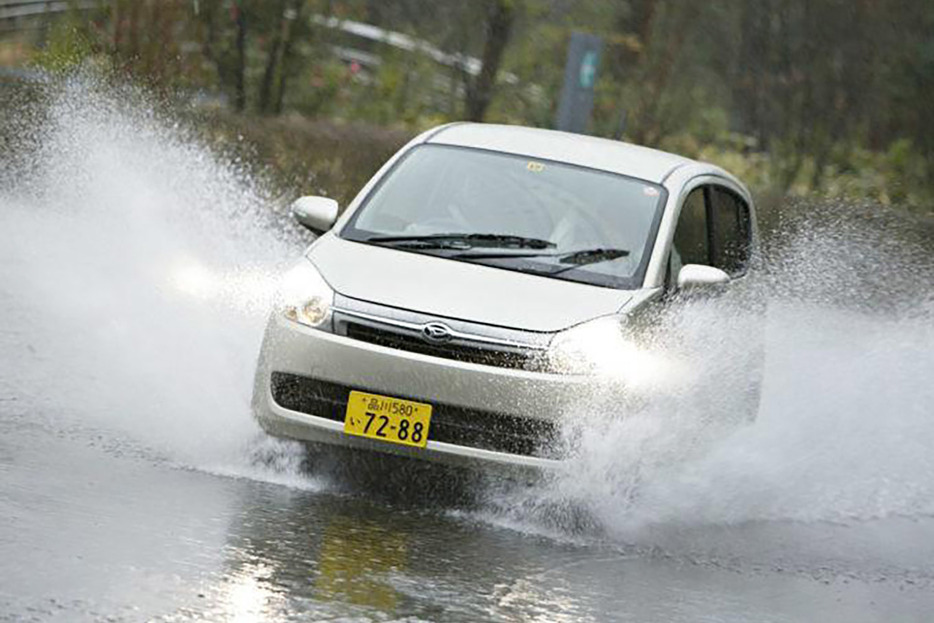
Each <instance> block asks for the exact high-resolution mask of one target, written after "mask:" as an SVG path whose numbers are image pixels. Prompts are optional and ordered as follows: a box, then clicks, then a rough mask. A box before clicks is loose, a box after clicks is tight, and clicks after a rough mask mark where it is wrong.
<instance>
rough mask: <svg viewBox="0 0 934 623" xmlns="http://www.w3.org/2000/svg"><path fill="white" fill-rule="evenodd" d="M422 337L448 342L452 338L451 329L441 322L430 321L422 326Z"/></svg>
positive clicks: (432, 340)
mask: <svg viewBox="0 0 934 623" xmlns="http://www.w3.org/2000/svg"><path fill="white" fill-rule="evenodd" d="M422 337H424V338H425V339H426V340H428V341H429V342H447V341H448V340H449V339H451V337H452V336H451V329H450V328H449V327H448V326H447V325H446V324H443V323H440V322H429V323H428V324H426V325H425V326H424V327H422Z"/></svg>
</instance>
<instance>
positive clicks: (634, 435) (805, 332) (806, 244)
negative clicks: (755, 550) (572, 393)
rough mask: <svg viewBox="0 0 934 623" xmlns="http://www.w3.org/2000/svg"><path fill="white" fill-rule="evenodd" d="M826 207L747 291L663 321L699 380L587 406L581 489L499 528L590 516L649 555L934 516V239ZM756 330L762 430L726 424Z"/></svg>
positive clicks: (787, 239)
mask: <svg viewBox="0 0 934 623" xmlns="http://www.w3.org/2000/svg"><path fill="white" fill-rule="evenodd" d="M811 207H813V206H811ZM822 208H823V209H824V210H827V211H831V212H832V213H831V214H830V215H828V214H826V213H825V214H823V215H822V216H821V217H820V218H817V217H815V216H813V215H811V216H805V217H802V218H801V219H800V220H799V221H797V222H796V223H795V226H794V227H793V228H789V230H788V232H787V234H786V235H784V236H783V237H781V238H780V239H779V240H778V241H777V242H776V243H775V245H774V246H773V248H772V249H771V250H770V252H769V256H770V257H769V261H768V262H767V263H766V266H767V267H768V269H767V270H763V271H762V272H760V273H759V274H757V275H756V276H754V277H752V278H751V283H749V284H747V286H746V288H745V289H744V290H743V291H740V292H736V293H732V294H731V295H730V296H728V297H724V298H722V299H719V300H714V301H704V302H701V303H700V304H692V305H689V306H687V307H686V308H682V309H679V310H676V312H675V313H672V314H670V315H669V316H667V317H662V318H660V319H659V324H658V326H657V327H656V328H655V330H654V334H656V335H664V334H666V333H668V334H670V335H672V336H676V339H674V340H672V341H670V342H669V343H668V344H660V347H661V348H662V349H663V350H666V349H667V350H668V351H669V352H670V353H674V352H676V353H677V355H678V356H679V357H680V358H681V361H682V363H683V364H686V365H687V367H689V368H692V369H694V370H697V371H699V373H698V374H697V375H695V376H694V377H693V378H692V379H691V380H690V382H689V383H688V384H687V385H681V386H678V387H668V388H667V389H665V390H664V391H662V392H660V393H659V394H658V395H656V396H654V397H653V398H652V399H651V400H649V401H648V402H647V403H645V404H643V405H641V406H640V407H639V408H637V409H633V410H632V411H626V410H624V409H618V410H612V409H610V410H607V409H606V408H605V407H603V408H602V410H601V407H585V408H583V409H582V410H581V412H580V413H577V414H575V418H576V419H577V420H579V421H578V422H577V425H576V426H575V427H574V428H576V429H580V430H579V431H576V434H577V435H578V436H579V437H580V439H581V448H582V451H581V453H580V455H579V457H577V458H575V459H574V460H573V461H572V463H571V466H570V469H569V470H568V476H558V477H556V478H554V479H551V480H549V481H548V482H547V483H546V484H544V485H543V486H541V487H539V488H536V489H532V490H526V491H515V490H509V491H508V492H507V493H505V494H504V493H503V492H502V491H498V492H497V494H496V496H494V497H492V498H491V510H490V512H489V514H488V519H490V520H491V521H496V522H500V523H503V522H504V523H505V525H511V526H513V527H514V526H516V525H523V522H525V524H524V525H525V526H526V527H527V528H529V529H531V530H537V529H539V528H540V527H541V526H543V525H545V526H547V525H554V524H557V525H559V526H560V525H561V524H562V522H564V523H565V524H566V523H567V521H568V518H569V517H570V518H572V519H573V520H574V521H579V517H580V512H581V511H582V510H583V511H584V512H585V513H588V514H589V521H590V522H595V524H596V527H597V528H598V529H599V530H605V531H609V532H610V533H611V534H615V535H617V536H620V537H621V538H624V539H635V540H639V535H640V534H645V533H646V529H647V528H648V527H649V526H662V525H665V526H678V525H681V526H686V525H695V526H699V525H710V524H721V525H722V524H737V523H745V522H753V521H776V520H778V521H781V520H793V521H805V522H814V521H832V522H852V521H866V520H871V519H876V518H883V517H892V516H903V517H921V516H930V515H934V453H932V452H931V448H934V418H932V415H934V384H932V383H931V382H930V379H931V378H932V376H934V304H932V301H934V296H932V295H934V261H932V259H931V257H930V250H931V246H930V241H931V237H930V225H929V224H927V225H926V224H924V223H917V222H915V223H912V222H911V221H910V219H906V218H905V217H900V216H893V215H892V214H889V215H887V216H886V217H885V218H882V217H881V216H879V214H878V213H875V216H873V217H872V218H867V217H866V214H865V213H864V212H863V211H862V210H861V208H860V207H859V206H850V205H844V206H833V205H827V206H822ZM874 209H875V210H878V208H874ZM763 302H764V303H766V304H767V305H766V310H767V311H766V313H765V316H764V317H760V316H759V312H758V311H757V309H758V306H759V305H761V304H762V303H763ZM757 325H759V326H760V327H764V335H763V343H764V346H765V365H764V375H763V386H762V399H761V406H760V408H759V410H758V417H757V419H756V420H755V422H754V423H753V424H751V425H746V426H739V427H735V426H729V425H727V426H724V425H723V423H724V421H723V420H724V419H727V420H729V419H731V417H730V416H735V415H736V411H735V409H736V406H735V403H734V406H730V400H731V399H735V398H736V396H738V395H739V394H740V393H741V391H742V387H741V380H742V379H743V378H745V377H744V372H746V371H747V369H748V366H747V365H746V364H744V363H743V364H741V365H737V364H739V363H740V362H742V361H744V357H743V356H742V355H743V354H744V353H746V352H747V351H748V350H749V348H750V347H751V345H753V344H755V343H756V341H757V336H756V331H755V327H756V326H757ZM738 381H739V382H740V384H737V383H738ZM584 404H586V403H584ZM732 419H733V421H734V422H735V421H736V420H735V418H732ZM571 511H574V512H571ZM591 527H592V528H593V526H591Z"/></svg>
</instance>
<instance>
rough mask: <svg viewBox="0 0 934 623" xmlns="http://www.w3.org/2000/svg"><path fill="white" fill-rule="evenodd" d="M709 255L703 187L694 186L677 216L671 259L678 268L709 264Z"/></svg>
mask: <svg viewBox="0 0 934 623" xmlns="http://www.w3.org/2000/svg"><path fill="white" fill-rule="evenodd" d="M709 257H710V250H709V240H708V235H707V205H706V201H705V200H704V189H703V188H695V189H694V190H692V191H691V194H689V195H688V196H687V198H686V199H685V200H684V206H682V208H681V216H679V217H678V226H677V227H676V228H675V237H674V240H673V241H672V259H673V261H677V263H678V264H679V265H678V269H679V270H680V268H681V266H683V265H685V264H709ZM676 274H677V273H676Z"/></svg>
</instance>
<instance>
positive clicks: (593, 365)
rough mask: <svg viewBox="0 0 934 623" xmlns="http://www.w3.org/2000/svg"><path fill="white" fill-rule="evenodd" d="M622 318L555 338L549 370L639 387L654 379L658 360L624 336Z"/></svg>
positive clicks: (588, 324) (582, 326)
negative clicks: (593, 376)
mask: <svg viewBox="0 0 934 623" xmlns="http://www.w3.org/2000/svg"><path fill="white" fill-rule="evenodd" d="M624 322H625V321H624V318H623V317H621V316H604V317H602V318H597V319H596V320H591V321H589V322H585V323H583V324H580V325H577V326H576V327H572V328H570V329H567V330H565V331H562V332H561V333H559V334H557V335H556V336H555V337H554V339H553V340H552V341H551V345H550V346H549V349H548V361H549V367H550V368H551V370H553V371H554V372H558V373H560V374H592V375H599V376H608V377H613V378H619V379H620V380H624V381H627V382H630V383H641V382H643V381H645V380H648V379H650V378H652V377H654V376H656V375H657V373H658V372H659V368H660V367H661V360H660V358H659V357H658V356H657V355H655V354H654V353H651V352H649V351H647V350H646V349H644V348H642V347H640V346H639V345H638V344H637V343H636V342H635V341H634V340H633V339H632V337H631V336H628V335H627V331H626V325H625V324H624Z"/></svg>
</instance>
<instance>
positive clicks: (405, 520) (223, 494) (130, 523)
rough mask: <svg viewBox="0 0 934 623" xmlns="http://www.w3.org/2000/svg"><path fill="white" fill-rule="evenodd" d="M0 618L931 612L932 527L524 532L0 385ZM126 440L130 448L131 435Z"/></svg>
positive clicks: (908, 615) (566, 617)
mask: <svg viewBox="0 0 934 623" xmlns="http://www.w3.org/2000/svg"><path fill="white" fill-rule="evenodd" d="M0 400H2V402H0V517H2V518H3V520H2V522H0V619H3V620H13V621H20V620H24V621H27V620H36V621H105V620H106V621H124V620H126V621H143V620H159V621H162V620H167V621H177V620H208V621H244V622H245V621H257V622H259V621H287V620H355V621H357V620H359V621H369V620H374V621H383V620H412V621H414V620H430V621H485V620H495V621H848V622H855V621H930V620H932V616H934V581H932V578H934V558H932V553H934V523H932V522H931V521H930V520H923V521H922V520H908V519H889V520H885V521H877V522H868V523H863V524H853V525H833V524H820V523H818V524H795V523H794V522H787V523H786V522H771V523H759V524H748V525H742V526H732V527H729V528H727V527H723V528H716V527H697V528H693V529H689V528H684V527H682V528H679V529H668V530H666V529H658V530H656V531H655V532H653V533H652V534H650V535H645V538H644V540H643V542H642V543H641V544H628V545H627V544H625V543H619V542H615V543H611V542H607V541H605V540H602V539H599V538H589V539H585V538H577V539H575V538H572V537H569V536H566V537H560V536H555V535H542V534H538V535H536V534H529V533H528V532H523V531H521V530H514V529H510V528H509V527H504V526H498V525H496V524H495V523H489V522H487V521H484V520H483V518H482V517H480V516H478V515H475V514H472V513H470V512H455V511H451V510H450V509H448V510H445V509H444V508H443V507H440V508H439V507H428V508H421V509H419V508H415V507H413V506H412V505H401V506H400V505H397V504H396V505H394V504H387V503H382V502H374V501H370V500H369V499H368V498H369V497H370V496H367V495H366V494H365V493H364V494H361V493H360V492H358V493H357V494H355V495H338V494H335V493H329V492H328V491H327V490H315V487H313V486H308V487H295V486H284V485H281V484H270V483H267V482H261V481H256V480H251V479H242V478H233V477H226V476H218V475H212V474H208V473H202V472H197V471H191V470H185V469H179V468H176V467H173V466H171V465H169V464H167V463H165V462H163V461H161V460H159V459H158V458H156V457H152V456H148V455H147V453H146V452H145V451H143V450H134V449H132V445H131V446H129V447H127V446H126V445H124V444H122V443H117V442H115V440H113V439H110V438H108V436H107V435H106V434H101V433H100V432H95V431H94V430H92V429H86V428H82V427H57V426H56V424H55V422H54V420H52V419H50V418H46V417H43V415H42V414H41V413H35V412H30V411H29V410H28V409H23V408H21V407H20V404H21V401H20V400H17V399H16V398H15V397H14V396H9V395H7V396H3V397H2V398H0ZM128 448H129V449H128Z"/></svg>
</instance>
